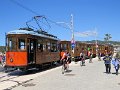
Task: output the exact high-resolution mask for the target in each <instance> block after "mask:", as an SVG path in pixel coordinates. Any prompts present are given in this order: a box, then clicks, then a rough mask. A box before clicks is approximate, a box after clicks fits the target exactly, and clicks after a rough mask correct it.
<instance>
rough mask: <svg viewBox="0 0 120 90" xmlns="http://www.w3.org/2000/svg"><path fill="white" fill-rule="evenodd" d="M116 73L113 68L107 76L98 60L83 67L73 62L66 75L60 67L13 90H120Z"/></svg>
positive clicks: (119, 81)
mask: <svg viewBox="0 0 120 90" xmlns="http://www.w3.org/2000/svg"><path fill="white" fill-rule="evenodd" d="M114 72H115V70H114V67H113V66H112V67H111V74H106V73H105V66H104V62H103V61H98V60H97V59H96V58H95V59H94V60H93V63H88V61H86V66H82V67H81V66H80V63H79V62H78V63H77V64H75V63H74V62H72V63H71V65H70V68H69V72H66V73H65V74H62V73H61V67H58V68H56V69H52V70H51V71H49V72H47V73H45V74H41V75H39V76H38V77H36V78H34V79H33V80H32V81H30V82H27V83H23V84H22V85H19V86H17V87H15V88H13V89H12V90H120V73H119V75H118V76H117V75H115V74H114Z"/></svg>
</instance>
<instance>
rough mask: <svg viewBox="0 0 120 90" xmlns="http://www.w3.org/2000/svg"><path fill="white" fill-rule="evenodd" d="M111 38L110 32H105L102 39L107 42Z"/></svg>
mask: <svg viewBox="0 0 120 90" xmlns="http://www.w3.org/2000/svg"><path fill="white" fill-rule="evenodd" d="M111 38H112V37H111V34H105V38H104V40H105V41H106V42H108V41H109V40H110V39H111Z"/></svg>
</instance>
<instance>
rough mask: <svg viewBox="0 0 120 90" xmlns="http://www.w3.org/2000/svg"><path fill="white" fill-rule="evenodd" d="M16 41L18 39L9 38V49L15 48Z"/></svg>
mask: <svg viewBox="0 0 120 90" xmlns="http://www.w3.org/2000/svg"><path fill="white" fill-rule="evenodd" d="M15 42H16V39H14V38H9V40H8V50H10V51H13V50H15V45H16V44H15Z"/></svg>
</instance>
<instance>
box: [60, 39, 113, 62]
mask: <svg viewBox="0 0 120 90" xmlns="http://www.w3.org/2000/svg"><path fill="white" fill-rule="evenodd" d="M113 49H114V48H113V46H112V45H109V44H97V45H96V43H85V42H80V41H76V42H75V48H74V52H72V47H71V41H65V40H64V41H61V42H60V51H61V56H62V55H63V53H64V51H65V50H67V51H68V52H69V53H70V54H71V56H72V57H73V58H74V59H75V60H76V61H78V60H80V53H81V52H83V53H84V54H85V55H86V58H89V55H88V53H89V52H92V54H93V55H92V56H93V57H96V55H98V54H99V53H101V56H104V55H105V54H106V53H108V54H112V53H113V51H114V50H113Z"/></svg>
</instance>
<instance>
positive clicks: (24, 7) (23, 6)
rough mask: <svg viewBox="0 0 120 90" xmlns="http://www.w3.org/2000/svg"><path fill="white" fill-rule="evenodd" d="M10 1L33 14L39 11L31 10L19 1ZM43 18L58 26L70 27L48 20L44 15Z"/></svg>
mask: <svg viewBox="0 0 120 90" xmlns="http://www.w3.org/2000/svg"><path fill="white" fill-rule="evenodd" d="M10 1H11V2H12V3H14V4H16V5H18V6H19V7H22V8H23V9H25V10H27V11H29V12H31V13H33V14H35V15H40V14H39V13H37V12H35V11H33V10H32V9H30V8H28V7H26V6H25V5H22V4H21V3H19V2H17V1H15V0H10ZM42 16H43V15H42ZM45 19H46V21H49V22H51V23H54V24H55V25H57V26H60V27H62V28H65V29H70V28H67V27H65V26H62V25H61V24H58V23H56V22H55V21H52V20H50V19H48V18H46V17H45Z"/></svg>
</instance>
